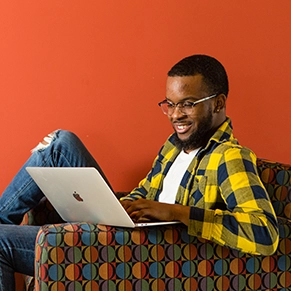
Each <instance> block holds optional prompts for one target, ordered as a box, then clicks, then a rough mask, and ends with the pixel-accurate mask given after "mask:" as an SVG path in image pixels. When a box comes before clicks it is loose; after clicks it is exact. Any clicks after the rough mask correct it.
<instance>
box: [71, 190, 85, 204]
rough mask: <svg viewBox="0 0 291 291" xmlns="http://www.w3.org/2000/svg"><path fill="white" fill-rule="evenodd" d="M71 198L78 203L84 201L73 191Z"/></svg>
mask: <svg viewBox="0 0 291 291" xmlns="http://www.w3.org/2000/svg"><path fill="white" fill-rule="evenodd" d="M73 196H74V198H75V199H76V200H77V201H79V202H83V201H84V200H83V198H82V197H81V196H80V194H78V193H77V192H76V191H74V193H73Z"/></svg>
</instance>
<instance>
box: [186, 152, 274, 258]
mask: <svg viewBox="0 0 291 291" xmlns="http://www.w3.org/2000/svg"><path fill="white" fill-rule="evenodd" d="M218 165H219V166H218V171H217V184H218V189H219V191H220V193H221V197H222V199H223V200H224V202H225V205H226V210H220V209H202V208H198V207H195V206H192V207H191V210H190V223H189V234H192V235H197V236H201V237H202V238H204V239H207V240H212V241H214V242H216V243H218V244H220V245H223V246H228V247H231V248H234V249H237V250H240V251H243V252H247V253H252V254H263V255H270V254H272V253H274V252H275V250H276V248H277V245H278V240H279V237H278V227H277V220H276V216H275V212H274V209H273V207H272V204H271V202H270V199H269V196H268V194H267V192H266V190H265V188H264V186H263V184H262V182H261V180H260V178H259V175H258V172H257V167H256V157H255V155H254V154H253V153H252V152H251V151H250V150H248V149H246V148H242V147H235V148H230V149H228V150H226V151H225V152H224V153H223V154H222V156H221V158H220V161H219V163H218Z"/></svg>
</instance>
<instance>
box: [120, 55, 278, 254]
mask: <svg viewBox="0 0 291 291" xmlns="http://www.w3.org/2000/svg"><path fill="white" fill-rule="evenodd" d="M227 95H228V78H227V74H226V71H225V69H224V67H223V66H222V65H221V63H220V62H218V61H217V60H216V59H214V58H212V57H210V56H206V55H194V56H190V57H187V58H184V59H183V60H181V61H180V62H178V63H177V64H176V65H174V66H173V67H172V69H171V70H170V71H169V72H168V78H167V85H166V99H165V100H163V101H161V102H160V103H159V106H160V107H161V109H162V111H163V113H164V114H165V115H167V117H168V118H169V120H170V122H171V123H172V125H173V129H174V133H173V134H172V135H171V136H170V137H169V139H168V140H167V141H166V143H165V144H164V145H163V147H162V148H161V150H160V152H159V154H158V156H157V158H156V160H155V161H154V164H153V167H152V169H151V171H150V172H149V174H148V176H147V177H146V178H145V179H144V180H142V181H141V182H140V184H139V187H137V188H136V189H134V190H133V191H132V192H131V193H130V195H129V196H127V197H125V198H123V199H122V201H121V203H122V204H123V206H124V208H125V209H126V210H127V212H128V213H129V214H130V215H131V217H132V218H134V219H135V220H140V219H145V218H146V219H153V220H167V221H170V220H178V221H181V222H182V223H184V224H185V225H187V226H188V233H189V234H190V235H193V236H199V237H202V238H205V239H208V240H212V241H215V242H217V243H219V244H221V245H224V246H228V247H231V248H234V249H238V250H241V251H243V252H248V253H253V254H259V253H260V254H265V255H268V254H271V253H273V252H274V251H275V250H276V247H277V244H278V229H277V222H276V218H275V215H274V210H273V208H272V205H271V203H270V201H269V198H268V194H267V193H266V190H265V189H264V187H263V185H262V182H261V181H260V179H259V177H258V173H257V168H256V156H255V154H254V153H253V152H252V151H250V150H249V149H247V148H245V147H242V146H240V145H239V143H238V141H237V140H236V139H235V138H234V136H233V133H232V126H231V121H230V119H229V118H228V117H227V116H226V100H227ZM140 198H145V199H140Z"/></svg>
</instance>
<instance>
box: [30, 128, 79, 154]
mask: <svg viewBox="0 0 291 291" xmlns="http://www.w3.org/2000/svg"><path fill="white" fill-rule="evenodd" d="M78 140H79V138H78V137H77V136H76V135H75V134H74V133H73V132H71V131H68V130H62V129H58V130H55V131H53V132H51V133H49V134H48V135H47V136H45V137H44V138H43V140H42V141H41V142H39V144H38V145H37V146H36V147H34V148H33V149H32V150H31V152H32V153H34V152H36V151H42V150H44V149H46V148H47V147H49V146H50V145H51V143H52V142H60V143H63V142H66V143H75V142H76V141H78Z"/></svg>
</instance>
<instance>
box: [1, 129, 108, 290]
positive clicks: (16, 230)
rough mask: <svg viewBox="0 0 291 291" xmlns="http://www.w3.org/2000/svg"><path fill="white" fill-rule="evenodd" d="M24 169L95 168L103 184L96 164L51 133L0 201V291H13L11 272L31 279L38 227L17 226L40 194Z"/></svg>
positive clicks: (63, 135)
mask: <svg viewBox="0 0 291 291" xmlns="http://www.w3.org/2000/svg"><path fill="white" fill-rule="evenodd" d="M45 143H46V142H45ZM27 166H39V167H95V168H96V169H98V171H100V173H101V174H102V175H103V177H104V179H105V180H106V181H107V179H106V177H105V175H104V174H103V172H102V170H101V169H100V167H99V165H98V164H97V162H96V161H95V160H94V158H93V157H92V156H91V154H90V153H89V152H88V150H87V149H86V148H85V146H84V145H83V143H82V142H81V141H80V140H79V138H78V137H77V136H76V135H74V134H73V133H71V132H68V131H63V130H59V131H56V132H54V133H53V135H52V138H51V140H50V141H49V142H47V143H46V145H44V146H43V147H42V148H40V149H37V150H35V151H34V152H33V154H32V155H31V156H30V158H29V159H28V161H27V162H26V163H25V164H24V165H23V167H22V168H21V169H20V171H19V172H18V174H17V175H16V176H15V177H14V179H13V180H12V182H11V183H10V184H9V185H8V187H7V188H6V190H5V191H4V192H3V194H2V196H1V197H0V291H3V290H5V291H9V290H11V291H12V290H13V291H14V290H15V283H14V272H19V273H23V274H26V275H30V276H33V275H34V247H35V239H36V235H37V232H38V230H39V227H38V226H19V225H18V224H20V223H21V221H22V219H23V216H24V214H25V213H26V212H27V211H29V210H30V209H32V208H33V207H35V206H36V205H37V204H38V203H39V201H40V200H41V198H42V197H43V193H42V192H41V191H40V189H39V188H38V186H37V185H36V184H35V183H34V181H33V180H32V178H31V177H30V176H29V174H28V173H27V171H26V169H25V168H26V167H27ZM107 182H108V181H107Z"/></svg>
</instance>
